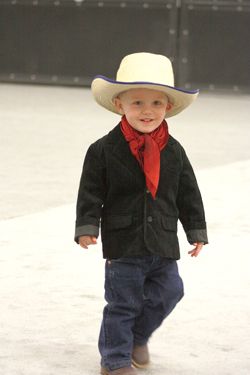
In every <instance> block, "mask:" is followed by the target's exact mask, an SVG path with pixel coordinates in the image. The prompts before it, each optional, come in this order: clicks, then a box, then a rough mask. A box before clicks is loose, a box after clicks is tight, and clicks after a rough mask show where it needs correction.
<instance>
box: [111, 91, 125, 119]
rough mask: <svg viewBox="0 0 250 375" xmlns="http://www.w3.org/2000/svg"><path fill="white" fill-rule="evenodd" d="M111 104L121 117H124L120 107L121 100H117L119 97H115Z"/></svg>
mask: <svg viewBox="0 0 250 375" xmlns="http://www.w3.org/2000/svg"><path fill="white" fill-rule="evenodd" d="M113 103H114V105H115V107H116V109H117V111H118V112H119V113H120V114H121V115H124V110H123V106H122V101H121V99H120V98H119V96H117V97H116V98H114V99H113Z"/></svg>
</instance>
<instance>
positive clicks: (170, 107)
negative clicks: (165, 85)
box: [166, 102, 173, 112]
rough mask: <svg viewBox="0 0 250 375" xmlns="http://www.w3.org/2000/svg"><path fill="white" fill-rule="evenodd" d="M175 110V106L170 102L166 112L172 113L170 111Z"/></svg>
mask: <svg viewBox="0 0 250 375" xmlns="http://www.w3.org/2000/svg"><path fill="white" fill-rule="evenodd" d="M172 108H173V104H172V103H170V102H168V104H167V106H166V112H168V111H170V109H172Z"/></svg>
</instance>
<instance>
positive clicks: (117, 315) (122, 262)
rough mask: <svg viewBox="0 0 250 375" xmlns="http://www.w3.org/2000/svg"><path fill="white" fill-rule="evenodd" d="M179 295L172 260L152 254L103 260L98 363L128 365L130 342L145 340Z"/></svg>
mask: <svg viewBox="0 0 250 375" xmlns="http://www.w3.org/2000/svg"><path fill="white" fill-rule="evenodd" d="M182 297H183V283H182V279H181V277H180V276H179V273H178V268H177V263H176V261H175V260H171V259H167V258H163V257H160V256H155V255H152V256H145V257H136V258H121V259H115V260H107V261H106V265H105V299H106V301H107V305H106V306H105V308H104V311H103V321H102V325H101V331H100V336H99V351H100V353H101V358H102V359H101V365H102V366H103V367H106V368H107V369H108V370H110V371H111V370H115V369H117V368H120V367H127V366H130V364H131V353H132V350H133V346H134V345H144V344H146V343H147V342H148V339H149V337H150V336H151V335H152V333H153V332H154V331H155V330H156V329H157V328H158V327H159V326H160V325H161V323H162V322H163V320H164V319H165V318H166V317H167V316H168V315H169V314H170V312H171V311H172V310H173V309H174V307H175V305H176V304H177V302H179V301H180V299H181V298H182Z"/></svg>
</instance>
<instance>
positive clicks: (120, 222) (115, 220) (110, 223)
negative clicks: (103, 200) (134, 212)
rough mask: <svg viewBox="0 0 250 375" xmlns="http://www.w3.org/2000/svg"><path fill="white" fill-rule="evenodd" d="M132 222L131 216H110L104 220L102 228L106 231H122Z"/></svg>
mask: <svg viewBox="0 0 250 375" xmlns="http://www.w3.org/2000/svg"><path fill="white" fill-rule="evenodd" d="M132 222H133V217H132V216H131V215H121V216H120V215H110V216H108V217H106V218H105V220H104V223H103V224H104V227H105V228H106V229H107V230H113V229H122V228H127V227H129V226H130V225H131V224H132Z"/></svg>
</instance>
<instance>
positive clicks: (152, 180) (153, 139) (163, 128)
mask: <svg viewBox="0 0 250 375" xmlns="http://www.w3.org/2000/svg"><path fill="white" fill-rule="evenodd" d="M121 131H122V133H123V135H124V137H125V139H126V141H127V142H128V143H129V147H130V150H131V152H132V154H133V155H134V156H135V157H136V159H137V160H138V162H139V164H140V166H141V168H142V170H143V172H144V174H145V178H146V185H147V188H148V190H149V191H150V192H151V194H152V197H153V198H154V199H155V196H156V193H157V189H158V184H159V178H160V152H161V150H162V149H163V148H164V147H165V146H166V144H167V143H168V139H169V133H168V125H167V122H166V121H165V120H163V122H162V123H161V125H159V126H158V128H156V129H155V130H154V131H152V132H151V133H140V132H138V131H137V130H135V129H134V128H132V126H131V125H130V124H129V123H128V121H127V119H126V116H123V117H122V121H121Z"/></svg>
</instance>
